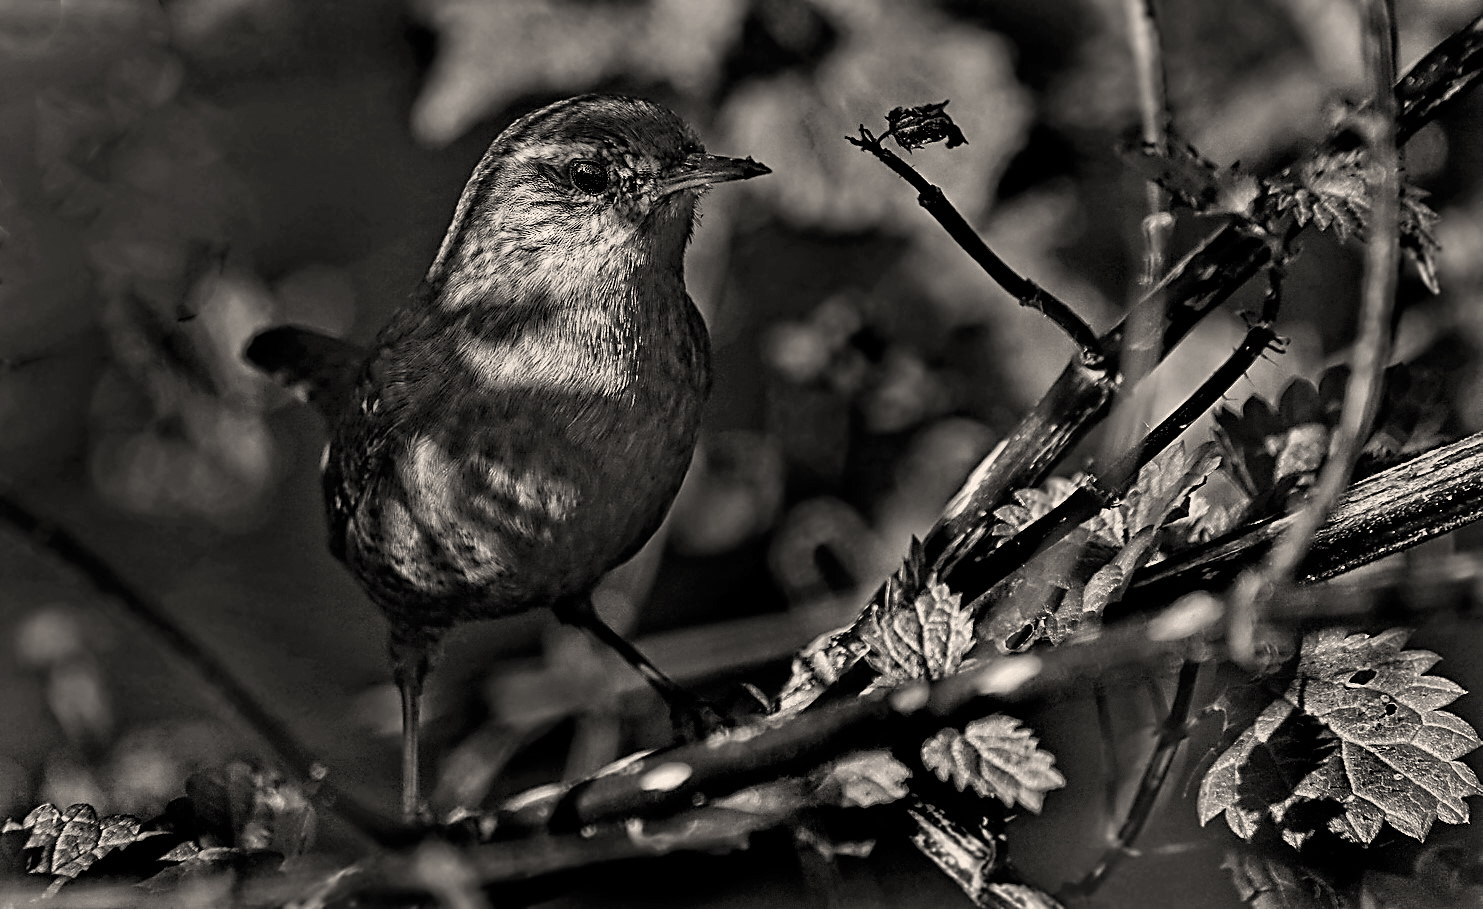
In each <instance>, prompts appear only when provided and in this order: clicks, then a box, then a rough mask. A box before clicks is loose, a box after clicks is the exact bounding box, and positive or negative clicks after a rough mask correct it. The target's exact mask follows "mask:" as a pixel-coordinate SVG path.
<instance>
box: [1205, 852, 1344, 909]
mask: <svg viewBox="0 0 1483 909" xmlns="http://www.w3.org/2000/svg"><path fill="white" fill-rule="evenodd" d="M1220 867H1222V868H1224V869H1226V870H1227V871H1229V872H1230V873H1231V883H1232V884H1234V885H1235V887H1236V893H1237V895H1239V896H1240V897H1241V902H1243V903H1247V904H1248V905H1250V906H1251V907H1252V909H1343V907H1344V905H1345V903H1344V900H1343V899H1341V898H1340V896H1339V894H1338V892H1337V891H1336V890H1335V889H1334V885H1333V884H1332V883H1330V882H1329V881H1328V880H1325V879H1324V878H1323V877H1321V876H1320V875H1319V874H1318V873H1316V872H1315V870H1314V869H1313V868H1311V867H1308V866H1305V865H1298V864H1295V863H1292V862H1288V861H1285V860H1283V858H1281V857H1279V856H1275V855H1270V854H1266V853H1263V852H1258V851H1256V850H1252V849H1233V850H1231V851H1229V852H1227V853H1226V857H1225V860H1224V861H1222V862H1221V863H1220Z"/></svg>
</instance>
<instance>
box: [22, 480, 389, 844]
mask: <svg viewBox="0 0 1483 909" xmlns="http://www.w3.org/2000/svg"><path fill="white" fill-rule="evenodd" d="M8 485H9V484H5V485H4V486H3V487H0V521H3V522H4V523H7V524H9V525H11V526H12V527H14V528H15V529H16V530H18V531H20V532H21V533H22V534H24V535H25V536H27V537H28V538H29V539H30V540H31V542H32V543H33V544H34V545H35V546H37V547H38V548H40V549H42V550H43V551H45V552H47V553H50V554H51V556H52V557H53V558H55V559H57V560H58V561H60V562H62V563H63V564H65V565H67V566H69V567H71V568H72V569H73V570H74V571H76V572H78V573H79V574H81V575H82V576H83V577H85V578H87V580H88V582H89V583H90V584H92V585H93V586H94V587H95V588H97V590H98V591H99V592H100V593H102V594H104V595H105V596H108V597H112V598H113V599H114V600H115V601H117V602H118V603H119V604H120V605H122V606H123V607H124V609H125V611H127V612H128V613H129V615H131V616H133V617H134V619H135V620H136V621H138V622H139V623H140V624H142V625H143V626H144V627H145V628H147V629H149V631H150V632H151V633H153V634H154V635H155V636H156V637H157V638H159V640H160V641H161V642H162V643H164V644H165V646H166V647H168V648H169V649H170V650H172V651H173V652H174V653H175V654H176V655H177V656H179V657H180V658H181V659H182V660H184V661H185V662H186V663H187V664H188V665H189V666H190V667H191V669H193V670H194V671H195V672H196V674H197V675H199V676H200V677H201V680H202V681H203V682H205V683H206V686H207V688H208V689H210V690H211V691H212V692H214V693H215V694H216V695H217V696H218V697H219V698H221V699H222V700H223V701H225V702H226V704H227V706H228V707H229V708H230V709H231V710H232V711H233V712H235V713H236V714H237V715H238V716H239V717H241V718H242V720H243V722H245V723H246V724H247V725H248V727H250V728H251V729H252V730H253V731H255V732H256V733H257V734H258V736H259V737H260V738H261V739H262V740H263V741H264V742H265V743H266V744H267V745H268V747H269V748H271V749H272V750H273V752H274V754H276V755H277V757H278V760H279V761H281V762H282V763H283V765H284V766H285V767H287V768H288V769H290V770H291V771H292V772H294V773H296V774H298V775H299V778H300V779H302V780H304V781H305V783H306V788H307V789H309V790H310V791H312V792H314V795H315V800H316V801H317V802H319V803H320V804H322V805H325V806H328V807H330V808H331V809H332V810H333V811H334V812H335V813H336V814H338V815H340V816H341V817H343V818H345V820H347V821H349V822H350V823H351V824H352V825H353V826H354V827H355V828H356V829H357V830H359V831H360V832H361V833H363V834H365V835H366V836H367V837H369V838H370V839H372V840H374V841H375V842H378V843H381V844H383V845H393V844H396V843H404V842H408V841H410V839H411V831H409V830H407V829H406V828H405V827H403V826H401V825H400V824H397V823H396V822H394V821H392V820H391V819H390V818H387V817H385V816H383V815H382V814H380V813H379V812H376V811H373V810H371V809H370V808H368V807H366V806H365V805H362V804H360V802H358V801H357V800H355V799H353V798H351V797H350V796H349V795H348V794H346V793H345V792H343V791H341V790H340V789H339V788H338V787H337V786H336V785H335V784H334V783H333V782H332V781H330V780H329V779H327V778H326V773H327V769H326V768H325V766H324V764H323V763H321V762H320V761H319V760H317V759H316V758H315V757H314V755H313V754H312V753H311V752H310V751H309V749H308V748H306V747H305V746H304V744H303V743H302V742H300V741H299V739H298V737H297V736H295V735H294V734H293V732H292V731H290V730H289V728H288V726H287V725H285V724H284V723H283V721H282V720H280V719H279V718H278V717H277V716H275V715H274V714H273V713H272V712H271V711H269V710H268V709H267V708H266V707H264V706H263V705H262V703H261V702H259V701H258V699H257V697H256V696H255V695H254V694H253V693H252V692H251V691H249V690H248V689H247V686H245V685H243V684H242V683H241V682H240V681H238V680H237V678H236V676H234V675H233V674H232V673H231V671H230V670H228V669H227V668H226V666H225V665H223V664H222V662H221V661H220V660H218V659H217V658H216V657H215V656H213V655H212V654H211V652H210V651H208V650H207V649H206V648H205V647H202V646H201V644H200V643H199V642H198V641H196V639H195V638H193V637H191V636H190V635H189V634H188V633H186V631H185V630H184V629H183V628H181V627H180V626H179V625H177V624H176V623H175V620H174V619H172V618H171V617H170V616H169V614H168V613H166V612H165V611H164V610H163V609H161V608H160V607H159V606H158V605H156V604H155V603H154V602H153V601H152V600H150V599H149V598H148V597H147V596H145V595H144V594H142V593H140V592H139V591H138V590H137V589H136V588H135V587H134V585H133V584H131V583H130V582H129V581H127V580H125V579H124V577H123V576H122V575H121V574H119V573H118V572H117V571H116V570H115V569H114V568H113V566H112V565H110V564H108V562H107V560H106V559H104V558H103V557H102V556H100V555H99V554H98V553H97V552H95V551H94V550H93V549H92V548H91V547H90V546H88V545H87V544H86V543H84V542H83V541H82V540H81V539H79V538H78V537H77V536H76V535H75V534H73V533H72V532H71V531H70V530H68V529H67V528H65V527H63V526H61V525H60V524H57V523H56V522H54V521H51V520H49V519H47V518H45V517H43V516H42V515H40V514H38V513H37V512H35V511H33V510H31V509H30V508H28V507H26V506H25V505H23V504H21V502H20V501H19V500H17V499H16V498H15V497H14V495H13V493H12V492H11V491H10V490H9V488H8Z"/></svg>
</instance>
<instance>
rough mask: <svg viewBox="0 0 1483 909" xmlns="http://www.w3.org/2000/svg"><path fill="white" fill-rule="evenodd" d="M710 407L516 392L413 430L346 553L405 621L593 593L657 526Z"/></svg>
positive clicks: (484, 614) (502, 610)
mask: <svg viewBox="0 0 1483 909" xmlns="http://www.w3.org/2000/svg"><path fill="white" fill-rule="evenodd" d="M680 397H681V398H684V397H685V396H680ZM567 403H568V404H570V402H567ZM699 410H700V408H699V401H698V400H696V401H694V402H693V403H691V402H689V401H688V400H686V401H684V402H683V403H680V402H675V401H673V400H672V399H656V398H654V397H653V396H650V397H649V398H642V397H637V398H619V397H613V398H595V399H593V400H588V401H584V402H582V404H581V406H580V407H573V406H552V402H551V401H550V400H548V399H544V398H539V397H532V396H521V395H511V396H504V397H497V398H489V399H485V400H484V401H482V402H481V406H480V407H478V408H474V409H472V412H470V413H469V414H467V417H468V419H466V420H465V419H460V420H439V421H432V422H433V423H435V424H436V425H437V426H439V427H447V428H446V429H428V430H426V431H422V432H414V433H411V434H409V435H408V437H407V439H406V440H405V442H403V443H402V444H400V445H399V446H398V449H397V451H396V453H395V454H394V456H393V457H392V459H391V462H390V464H389V465H388V469H387V470H385V471H384V472H383V474H382V483H383V484H384V486H383V488H382V490H380V492H381V494H375V495H369V496H366V497H365V502H366V503H367V504H366V507H363V508H362V509H360V510H358V511H357V513H356V516H355V519H354V520H353V521H352V522H351V527H350V528H349V533H348V538H349V539H348V543H349V545H348V547H347V561H349V562H350V565H351V567H352V568H353V569H354V570H355V572H356V574H357V575H359V576H360V577H361V579H362V581H363V582H364V583H365V585H366V587H367V589H368V590H369V592H370V593H371V595H372V597H373V599H375V600H376V601H377V602H378V603H379V604H380V605H381V606H382V608H383V609H384V610H386V611H387V612H388V614H390V615H391V617H392V619H393V621H394V622H395V621H396V620H397V619H398V618H399V617H400V618H403V619H406V620H415V621H416V622H417V623H419V624H429V625H430V624H453V623H454V622H458V621H463V620H467V619H475V618H493V617H497V616H500V615H507V614H511V613H515V612H520V611H524V610H527V609H532V608H536V607H540V606H550V605H553V604H554V603H555V602H557V601H559V600H560V599H562V598H564V597H567V596H571V595H573V594H577V593H581V592H583V591H585V590H587V589H589V588H590V587H592V586H593V585H594V584H595V583H596V582H597V580H598V579H599V578H600V577H601V576H602V574H603V573H604V572H606V571H608V570H609V569H611V568H613V567H614V566H616V565H617V564H618V563H620V562H621V561H623V560H624V559H627V558H628V557H629V556H631V555H632V554H633V552H635V551H636V550H637V549H638V548H639V547H640V546H642V544H643V543H644V542H645V541H646V540H647V539H648V537H649V536H651V535H652V534H653V532H654V531H655V530H656V529H657V528H658V525H659V523H660V522H661V521H662V519H663V517H664V514H665V512H666V511H668V509H669V506H670V503H671V502H672V501H673V500H674V496H675V494H676V492H677V491H678V489H679V484H680V481H681V480H682V479H683V477H684V473H685V470H686V467H687V466H688V463H689V460H690V456H691V453H692V451H693V448H694V443H695V435H696V430H697V427H698V423H699V415H700V414H699ZM409 612H410V613H413V614H408V613H409Z"/></svg>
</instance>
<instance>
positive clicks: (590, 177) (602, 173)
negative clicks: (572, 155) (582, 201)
mask: <svg viewBox="0 0 1483 909" xmlns="http://www.w3.org/2000/svg"><path fill="white" fill-rule="evenodd" d="M566 176H567V179H568V180H570V181H572V185H573V186H575V187H576V188H577V189H580V190H581V191H582V192H584V193H588V194H589V195H593V196H596V195H598V194H600V193H601V192H602V191H603V190H605V189H607V188H608V169H607V168H606V167H603V166H602V165H601V164H599V163H598V162H596V161H593V160H591V159H589V158H579V159H578V160H576V161H573V162H572V163H571V164H569V165H567V168H566Z"/></svg>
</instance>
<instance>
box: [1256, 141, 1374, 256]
mask: <svg viewBox="0 0 1483 909" xmlns="http://www.w3.org/2000/svg"><path fill="white" fill-rule="evenodd" d="M1367 167H1368V165H1367V163H1366V156H1365V153H1364V151H1363V149H1350V150H1347V151H1339V152H1331V153H1329V154H1326V155H1318V156H1313V157H1309V158H1304V159H1303V161H1302V162H1301V163H1300V164H1298V166H1297V169H1296V170H1294V171H1293V172H1292V173H1291V174H1290V177H1291V182H1289V183H1278V184H1274V185H1273V188H1272V192H1273V193H1274V195H1275V199H1276V207H1277V210H1278V211H1287V210H1289V209H1291V210H1292V213H1293V217H1294V218H1295V219H1296V220H1297V222H1298V224H1299V225H1307V224H1310V223H1311V224H1314V225H1315V226H1317V227H1318V229H1319V230H1332V231H1333V232H1334V233H1335V234H1336V235H1337V236H1338V237H1339V239H1341V240H1343V239H1347V238H1348V237H1351V236H1357V235H1360V234H1361V233H1362V232H1363V230H1364V223H1365V217H1366V216H1367V215H1368V214H1369V211H1370V188H1369V183H1370V180H1369V176H1368V174H1367V173H1366V168H1367Z"/></svg>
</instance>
